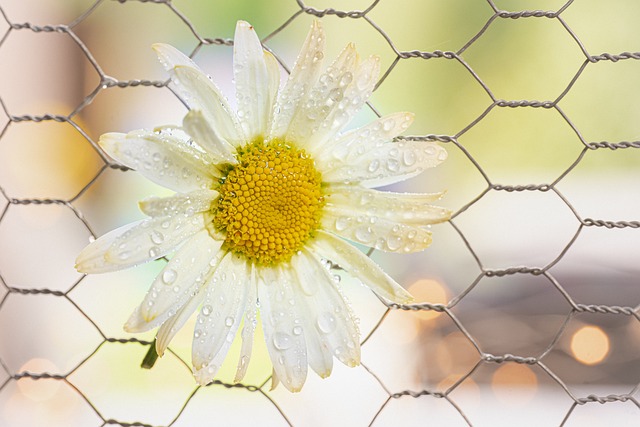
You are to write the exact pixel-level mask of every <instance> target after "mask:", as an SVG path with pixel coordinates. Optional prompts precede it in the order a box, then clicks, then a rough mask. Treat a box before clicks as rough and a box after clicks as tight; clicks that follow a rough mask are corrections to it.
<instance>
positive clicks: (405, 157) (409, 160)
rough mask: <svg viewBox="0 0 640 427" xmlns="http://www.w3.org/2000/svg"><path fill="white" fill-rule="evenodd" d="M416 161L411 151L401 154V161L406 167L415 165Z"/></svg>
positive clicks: (414, 154)
mask: <svg viewBox="0 0 640 427" xmlns="http://www.w3.org/2000/svg"><path fill="white" fill-rule="evenodd" d="M416 160H417V156H416V153H415V152H414V151H413V150H406V151H405V152H404V153H402V161H403V162H404V164H405V165H406V166H411V165H413V164H415V162H416Z"/></svg>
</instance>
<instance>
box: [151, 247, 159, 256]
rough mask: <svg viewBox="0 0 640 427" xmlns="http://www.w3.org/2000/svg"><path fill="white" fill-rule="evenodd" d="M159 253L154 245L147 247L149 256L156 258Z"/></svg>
mask: <svg viewBox="0 0 640 427" xmlns="http://www.w3.org/2000/svg"><path fill="white" fill-rule="evenodd" d="M158 255H160V251H159V250H158V248H156V247H155V246H154V247H152V248H151V249H149V258H156V257H157V256H158Z"/></svg>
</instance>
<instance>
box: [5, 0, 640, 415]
mask: <svg viewBox="0 0 640 427" xmlns="http://www.w3.org/2000/svg"><path fill="white" fill-rule="evenodd" d="M0 11H1V12H2V17H0V18H1V19H0V35H2V39H1V40H0V100H1V101H2V109H0V127H1V129H2V131H1V132H2V133H1V134H0V425H1V426H3V427H4V426H7V427H9V426H10V427H18V426H20V427H22V426H25V427H26V426H103V425H105V424H110V425H133V424H135V423H138V424H135V425H151V426H166V425H173V426H208V425H224V426H244V425H265V426H283V425H295V426H328V425H339V426H343V425H344V426H366V425H370V424H372V425H375V426H400V425H402V426H405V425H406V426H413V425H416V426H417V425H425V424H427V423H430V424H431V425H437V426H466V425H473V426H489V425H491V426H512V425H518V426H547V425H548V426H555V425H566V426H587V425H588V426H611V425H640V409H639V408H640V407H639V405H638V401H637V399H638V396H639V392H638V389H639V386H640V360H639V355H640V322H639V318H638V307H639V304H640V283H639V279H638V277H640V276H639V273H640V267H638V265H639V264H638V253H640V238H639V237H640V234H639V233H640V230H639V225H640V224H639V223H638V221H639V220H640V214H639V212H640V187H639V186H638V184H639V183H640V149H639V148H640V143H638V139H640V120H638V116H639V115H640V79H639V78H638V76H640V63H639V62H638V60H637V59H638V58H640V54H638V53H633V52H638V51H640V27H639V26H638V25H637V20H638V18H639V17H640V3H638V2H636V1H633V0H620V1H617V2H602V1H598V0H581V1H576V2H572V1H569V2H567V3H566V4H565V2H563V1H559V0H558V1H555V0H544V1H543V0H511V1H500V0H493V1H491V0H489V1H484V0H455V1H443V0H426V1H425V0H421V1H418V0H394V1H391V0H380V1H372V0H342V1H338V0H306V1H302V0H300V1H296V0H269V1H251V0H239V1H233V2H228V1H222V0H220V1H218V0H210V1H204V0H203V1H192V0H173V1H171V2H168V1H166V2H165V1H125V0H120V1H107V0H105V1H97V2H96V1H94V0H65V1H60V0H20V1H18V0H0ZM350 11H356V12H358V11H359V12H362V11H366V14H362V13H348V12H350ZM541 11H546V12H541ZM558 12H559V13H558ZM314 15H317V16H320V19H321V20H322V23H323V25H324V27H325V29H326V33H327V55H326V56H327V57H328V58H331V57H335V55H337V53H338V52H339V51H340V50H341V49H342V48H343V47H344V46H345V45H346V44H347V43H348V42H355V43H356V46H357V48H358V51H359V52H360V54H361V55H362V56H368V55H371V54H376V55H379V56H380V57H381V60H382V69H383V70H384V76H383V78H382V79H381V82H380V84H379V87H378V88H377V90H376V91H375V92H374V94H373V96H372V98H371V104H372V108H369V107H367V108H365V109H364V110H363V111H362V112H361V113H360V114H359V115H358V117H357V118H356V119H355V120H354V122H353V123H352V124H351V125H350V126H351V127H356V126H360V125H363V124H365V123H367V122H369V121H371V120H373V119H374V118H375V117H376V113H378V114H381V115H384V114H388V113H392V112H395V111H412V112H414V113H416V121H415V123H414V125H413V126H412V127H411V128H410V129H409V133H410V134H411V136H415V137H420V138H436V136H437V138H438V139H439V140H441V141H443V142H442V144H443V145H444V146H445V147H446V148H447V149H448V152H449V159H448V160H447V161H446V162H445V163H444V164H443V165H441V166H439V167H438V168H436V169H434V170H429V171H427V172H426V173H424V174H422V175H421V176H419V177H417V178H414V179H412V180H409V181H407V182H405V183H402V184H400V185H395V186H393V190H395V191H417V192H434V191H441V190H447V195H446V197H445V198H444V199H443V200H442V205H444V206H446V207H448V208H450V209H452V210H453V211H454V212H455V214H454V217H453V219H452V221H451V222H449V223H445V224H439V225H437V226H433V228H432V231H433V233H434V243H433V245H432V246H431V247H430V248H429V249H427V250H426V251H424V252H423V253H418V254H413V255H401V256H400V255H390V254H384V253H378V252H376V253H374V254H373V255H372V257H373V258H374V259H375V260H376V261H377V262H378V263H380V264H381V265H382V266H383V267H384V268H385V269H386V270H387V271H388V272H389V273H390V274H391V275H392V276H393V277H394V278H396V279H397V280H398V281H399V282H400V283H401V284H402V285H403V286H405V287H406V288H408V289H409V290H410V291H411V292H412V293H413V294H414V295H415V296H416V299H417V302H418V303H426V305H422V306H421V305H419V304H418V306H416V307H415V308H416V309H415V310H407V311H403V310H391V311H389V310H387V308H386V307H385V306H384V305H383V304H381V303H380V301H379V300H378V299H377V298H376V297H375V296H374V295H373V294H371V293H370V292H369V291H368V290H367V289H365V288H364V287H362V286H360V285H359V284H357V283H356V282H355V281H352V280H350V279H349V278H348V277H344V278H343V280H342V283H343V286H344V291H345V294H346V295H347V296H348V297H349V298H350V300H351V302H352V305H353V309H354V311H355V312H356V313H357V314H358V316H359V317H360V329H361V333H362V337H363V339H365V338H367V337H368V339H367V340H366V342H365V344H364V345H363V348H362V361H363V365H362V366H360V367H358V368H355V369H349V368H345V367H343V366H338V365H336V366H335V372H334V374H333V375H332V376H331V377H330V378H328V379H326V380H320V379H319V378H317V377H316V376H315V375H314V374H313V373H311V374H310V375H309V378H308V380H307V384H306V385H305V387H304V389H303V391H302V392H301V393H299V394H296V395H291V394H289V393H288V392H287V391H286V390H284V388H282V387H280V388H279V389H276V390H275V391H269V385H268V384H267V385H265V386H264V387H262V385H263V384H264V383H265V381H266V379H267V378H268V377H269V375H270V373H271V367H270V364H269V360H268V356H267V353H266V348H265V346H264V344H262V345H260V343H261V342H260V337H259V336H257V337H256V345H257V349H256V350H255V354H254V357H253V358H252V362H251V366H250V368H249V373H248V375H247V378H246V380H245V381H244V383H243V384H242V385H241V386H240V387H235V388H231V387H228V385H229V384H231V381H232V379H233V374H234V372H235V364H236V360H237V357H236V355H237V354H238V352H239V348H238V346H237V345H234V347H233V349H232V351H231V354H230V356H229V357H228V362H229V363H226V364H225V366H224V367H223V369H222V371H221V373H220V376H219V380H220V381H221V382H222V384H214V385H211V386H209V387H206V388H201V389H199V388H197V387H196V384H195V382H194V380H193V378H192V376H191V372H190V368H189V364H190V348H191V336H192V327H193V322H192V323H191V324H188V325H187V326H186V327H185V328H184V329H183V331H182V332H181V333H180V334H179V335H178V336H177V337H176V339H175V340H174V342H173V344H172V346H171V349H172V352H171V353H169V354H167V355H166V356H165V357H163V358H162V359H160V360H159V361H158V362H157V363H156V365H155V366H154V367H153V369H151V370H142V369H140V367H139V366H140V362H141V361H142V358H143V357H144V355H145V353H146V351H147V348H148V346H146V345H143V344H141V343H139V342H136V341H133V342H129V341H128V340H129V339H130V338H137V339H139V340H143V341H151V340H153V336H154V334H153V332H151V333H148V334H143V335H131V334H127V333H125V332H124V331H123V330H122V325H123V323H124V322H125V320H126V319H127V318H128V316H129V314H130V312H131V311H132V309H133V308H134V307H135V306H136V305H137V304H138V303H139V301H140V300H141V299H142V298H143V296H144V294H145V292H146V290H147V289H148V287H149V285H150V283H151V281H152V280H153V277H154V276H155V274H157V272H158V271H159V270H160V269H161V268H162V266H163V261H158V262H155V263H151V264H150V265H145V266H140V267H137V268H134V269H131V270H127V271H123V272H117V273H110V274H104V275H96V276H90V277H83V276H82V275H80V274H78V273H77V272H75V270H74V268H73V265H74V260H75V257H76V255H77V253H78V252H79V251H80V250H81V249H82V248H83V247H84V246H85V245H86V244H87V243H88V242H89V241H90V238H91V237H92V235H94V236H96V237H97V236H100V235H102V234H104V233H105V232H107V231H109V230H111V229H113V228H115V227H118V226H120V225H123V224H126V223H129V222H131V221H133V220H136V219H139V218H141V217H142V214H141V213H140V212H139V211H138V208H137V201H138V200H140V199H142V198H144V197H146V196H148V195H166V194H167V192H166V190H165V189H162V188H160V187H157V186H156V185H154V184H152V183H150V182H148V181H146V180H145V179H143V178H142V177H141V176H139V175H137V174H136V173H135V172H132V171H122V170H120V169H119V168H117V167H111V166H112V165H113V163H109V162H110V160H109V159H108V158H107V157H106V156H105V155H104V154H103V153H101V152H100V151H99V149H98V148H97V146H96V144H95V141H97V140H98V138H99V136H100V135H101V134H102V133H104V132H108V131H118V132H127V131H129V130H133V129H138V128H143V127H154V126H157V125H163V124H180V123H181V121H182V117H183V116H184V114H185V113H186V108H185V107H184V105H183V104H182V103H181V101H180V100H179V99H178V98H177V97H176V96H175V95H174V94H173V93H172V92H171V91H170V90H169V89H168V88H167V87H165V85H164V84H163V83H164V81H165V79H166V78H167V76H166V74H165V73H164V71H163V70H162V68H161V66H160V65H159V64H158V63H157V61H156V58H155V54H154V53H153V52H152V50H151V49H150V45H151V44H152V43H156V42H163V43H169V44H172V45H174V46H176V47H177V48H178V49H180V50H181V51H183V52H184V53H186V54H189V55H191V54H195V56H194V59H195V61H196V62H197V63H198V64H199V65H200V66H201V67H202V68H203V69H204V70H206V71H207V72H208V73H210V74H211V75H212V76H213V78H214V79H215V81H216V82H217V83H218V85H219V86H220V87H221V89H222V91H223V92H224V93H225V94H226V95H227V96H228V97H229V98H230V99H231V100H232V103H233V96H234V94H233V87H232V84H231V74H232V68H231V66H232V64H231V56H232V49H231V48H230V47H229V46H226V45H224V43H223V44H220V43H218V42H217V41H216V39H230V38H232V37H233V31H234V27H235V22H236V20H238V19H243V20H247V21H249V22H251V23H252V24H253V25H254V26H255V28H256V29H257V32H258V34H259V35H260V36H261V37H262V38H263V39H264V42H265V45H266V46H268V47H269V48H270V49H271V50H272V51H273V52H274V53H275V54H276V55H277V56H278V58H279V59H280V60H281V61H282V62H283V64H286V65H287V66H289V67H290V66H291V65H292V64H293V62H294V60H295V57H296V55H297V52H298V50H299V48H300V45H301V44H302V41H303V40H304V37H305V35H306V32H307V30H308V28H309V26H310V24H311V22H312V20H313V19H314ZM278 30H280V31H278ZM442 52H445V54H443V53H442ZM628 52H631V53H628ZM283 76H284V71H283ZM283 78H284V77H283ZM521 101H522V102H521ZM429 304H444V305H446V306H447V307H448V310H447V312H446V313H442V312H439V311H437V310H429V309H428V308H429V307H430V305H429ZM420 308H422V309H420ZM192 320H193V319H192ZM236 344H237V343H236ZM185 361H186V363H185ZM603 403H604V404H603Z"/></svg>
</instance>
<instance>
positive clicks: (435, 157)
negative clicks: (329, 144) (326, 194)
mask: <svg viewBox="0 0 640 427" xmlns="http://www.w3.org/2000/svg"><path fill="white" fill-rule="evenodd" d="M446 158H447V152H446V150H445V149H444V148H443V147H441V146H440V145H438V144H436V143H434V142H431V141H401V142H389V143H387V144H383V145H381V146H379V147H376V148H374V149H372V150H368V151H365V152H364V153H362V154H360V155H358V156H356V157H355V158H352V159H350V160H349V161H339V160H335V161H334V163H333V168H332V169H330V170H323V171H322V178H323V180H324V181H325V182H330V183H353V182H358V183H360V184H362V185H364V186H366V187H379V186H383V185H390V184H394V183H396V182H400V181H403V180H405V179H408V178H411V177H414V176H416V175H418V174H419V173H421V172H423V171H424V170H425V169H427V168H432V167H434V166H437V165H439V164H440V163H442V162H443V161H444V160H445V159H446ZM407 159H410V161H407Z"/></svg>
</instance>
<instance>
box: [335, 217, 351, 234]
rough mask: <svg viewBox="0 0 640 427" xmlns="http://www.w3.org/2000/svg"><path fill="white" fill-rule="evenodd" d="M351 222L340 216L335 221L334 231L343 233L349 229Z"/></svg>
mask: <svg viewBox="0 0 640 427" xmlns="http://www.w3.org/2000/svg"><path fill="white" fill-rule="evenodd" d="M350 222H351V220H350V218H349V217H347V216H341V217H339V218H337V219H336V230H337V231H343V230H346V229H347V228H348V227H349V223H350Z"/></svg>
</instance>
